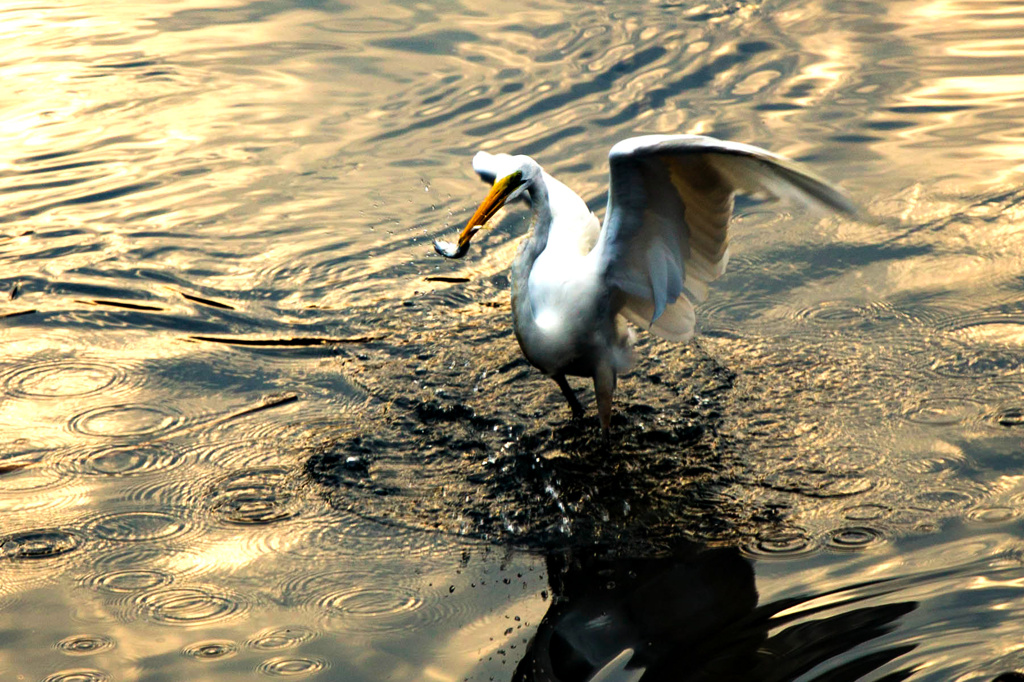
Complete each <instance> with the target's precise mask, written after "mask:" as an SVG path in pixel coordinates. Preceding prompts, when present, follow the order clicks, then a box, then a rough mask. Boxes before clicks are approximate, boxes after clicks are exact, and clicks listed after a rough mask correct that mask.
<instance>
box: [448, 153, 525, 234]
mask: <svg viewBox="0 0 1024 682" xmlns="http://www.w3.org/2000/svg"><path fill="white" fill-rule="evenodd" d="M522 180H523V174H522V173H520V172H519V171H516V172H515V173H512V174H511V175H508V176H505V177H504V178H502V179H500V180H498V181H496V182H495V183H494V184H493V185H491V191H490V192H488V193H487V197H486V198H485V199H484V200H483V201H482V202H481V203H480V206H479V207H478V208H477V209H476V213H474V214H473V217H472V218H470V219H469V222H468V223H466V227H465V228H464V229H463V230H462V234H460V235H459V242H458V245H459V251H464V250H465V249H466V248H468V247H469V240H470V239H472V238H473V235H474V234H476V233H477V232H478V231H479V230H480V228H481V227H483V226H484V225H486V224H487V221H488V220H490V219H491V218H493V217H494V214H495V213H497V212H498V211H499V210H501V207H502V206H504V205H505V201H506V200H507V199H508V195H510V194H512V192H513V191H515V189H516V188H517V187H519V185H520V184H522Z"/></svg>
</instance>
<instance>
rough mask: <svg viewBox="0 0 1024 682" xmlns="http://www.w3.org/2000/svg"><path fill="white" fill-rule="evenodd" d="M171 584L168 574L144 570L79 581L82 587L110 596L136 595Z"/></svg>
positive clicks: (114, 572) (107, 573)
mask: <svg viewBox="0 0 1024 682" xmlns="http://www.w3.org/2000/svg"><path fill="white" fill-rule="evenodd" d="M172 582H174V577H173V576H172V575H171V574H170V573H166V572H164V571H159V570H156V569H146V568H135V569H132V568H126V569H121V570H114V571H106V572H103V573H96V574H93V575H88V576H86V577H84V578H83V579H82V580H81V583H82V584H83V585H86V586H88V587H91V588H93V589H96V590H100V591H102V592H107V593H110V594H136V593H139V592H146V591H148V590H153V589H155V588H157V587H163V586H165V585H170V584H171V583H172Z"/></svg>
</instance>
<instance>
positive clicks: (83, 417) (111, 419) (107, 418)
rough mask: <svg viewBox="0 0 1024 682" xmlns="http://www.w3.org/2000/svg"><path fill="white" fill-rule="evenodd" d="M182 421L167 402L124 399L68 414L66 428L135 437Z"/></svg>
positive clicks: (112, 436)
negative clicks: (149, 403) (138, 401)
mask: <svg viewBox="0 0 1024 682" xmlns="http://www.w3.org/2000/svg"><path fill="white" fill-rule="evenodd" d="M181 421H182V415H181V414H180V413H179V412H178V411H177V409H176V408H174V407H172V406H170V405H165V404H153V405H146V404H130V403H123V404H119V405H105V406H103V407H94V408H92V409H89V410H86V411H85V412H81V413H79V414H77V415H75V416H74V417H72V418H71V421H70V422H69V424H68V428H69V429H70V430H71V432H72V433H77V434H80V435H84V436H101V437H104V438H135V437H139V436H150V437H151V436H157V435H161V434H163V433H166V432H167V431H170V430H171V429H174V428H175V427H176V426H178V424H179V423H180V422H181Z"/></svg>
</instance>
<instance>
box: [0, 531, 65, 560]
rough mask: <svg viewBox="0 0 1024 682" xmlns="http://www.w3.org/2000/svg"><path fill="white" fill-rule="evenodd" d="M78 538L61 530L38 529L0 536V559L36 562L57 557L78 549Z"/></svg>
mask: <svg viewBox="0 0 1024 682" xmlns="http://www.w3.org/2000/svg"><path fill="white" fill-rule="evenodd" d="M81 544H82V540H81V539H80V537H79V536H78V535H77V534H76V533H74V532H72V531H68V530H63V529H61V528H40V529H37V530H25V531H21V532H18V533H11V534H9V535H4V536H0V557H3V558H4V559H11V560H14V561H26V560H27V561H37V560H40V559H50V558H53V557H58V556H61V555H63V554H67V553H69V552H73V551H74V550H76V549H78V548H79V547H80V546H81Z"/></svg>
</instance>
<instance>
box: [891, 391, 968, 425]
mask: <svg viewBox="0 0 1024 682" xmlns="http://www.w3.org/2000/svg"><path fill="white" fill-rule="evenodd" d="M983 410H984V405H983V404H982V403H980V402H979V401H977V400H972V399H970V398H960V397H942V398H938V397H936V398H925V399H923V400H921V401H920V402H919V403H918V404H917V405H915V406H914V407H912V408H910V409H908V410H906V411H905V412H904V413H903V417H904V418H905V419H906V420H907V421H909V422H913V423H915V424H925V425H928V426H951V425H953V424H959V423H962V422H965V421H969V420H971V419H975V418H977V417H979V416H980V415H981V413H982V411H983Z"/></svg>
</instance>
